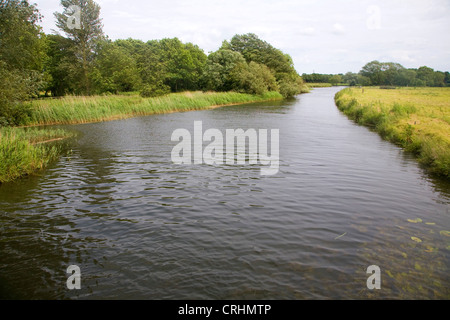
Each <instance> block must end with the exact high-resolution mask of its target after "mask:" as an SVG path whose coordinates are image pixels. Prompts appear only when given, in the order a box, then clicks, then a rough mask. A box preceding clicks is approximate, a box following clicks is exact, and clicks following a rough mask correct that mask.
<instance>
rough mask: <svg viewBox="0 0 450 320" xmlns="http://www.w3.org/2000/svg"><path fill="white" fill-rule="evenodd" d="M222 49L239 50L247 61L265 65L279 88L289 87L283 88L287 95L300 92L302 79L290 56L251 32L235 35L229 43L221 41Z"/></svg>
mask: <svg viewBox="0 0 450 320" xmlns="http://www.w3.org/2000/svg"><path fill="white" fill-rule="evenodd" d="M222 49H231V50H233V51H235V52H239V53H240V54H241V55H242V56H243V57H244V59H245V60H246V61H247V63H250V62H256V63H258V64H261V65H265V66H267V67H268V68H269V69H270V70H271V71H272V73H273V74H274V76H275V79H276V80H277V82H278V86H279V88H281V87H286V86H287V87H289V88H290V89H289V90H283V91H284V92H285V93H289V96H293V95H296V94H299V93H300V92H301V86H302V84H303V80H302V78H301V77H300V75H299V74H298V73H297V71H296V70H295V68H294V63H293V61H292V58H291V57H290V56H289V55H288V54H285V53H283V52H282V51H281V50H279V49H277V48H274V47H273V46H272V45H271V44H269V43H268V42H266V41H264V40H261V39H259V38H258V36H257V35H255V34H253V33H248V34H244V35H235V36H234V37H233V38H232V39H231V41H230V42H229V43H228V42H227V41H224V42H223V43H222ZM294 88H296V89H295V90H294ZM289 96H286V97H289Z"/></svg>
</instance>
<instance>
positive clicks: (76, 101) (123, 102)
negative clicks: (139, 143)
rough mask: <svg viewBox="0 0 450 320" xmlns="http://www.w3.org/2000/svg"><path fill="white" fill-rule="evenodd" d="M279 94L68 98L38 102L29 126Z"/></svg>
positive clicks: (177, 109) (193, 107)
mask: <svg viewBox="0 0 450 320" xmlns="http://www.w3.org/2000/svg"><path fill="white" fill-rule="evenodd" d="M282 98H283V97H282V96H281V94H279V93H277V92H268V93H266V94H263V95H250V94H242V93H235V92H183V93H173V94H169V95H166V96H161V97H156V98H143V97H141V96H139V95H137V94H134V95H111V96H91V97H79V96H66V97H63V98H60V99H42V100H35V101H33V104H32V116H31V117H30V119H29V121H28V123H27V124H28V125H46V124H75V123H86V122H98V121H108V120H115V119H124V118H129V117H134V116H141V115H150V114H158V113H169V112H180V111H192V110H201V109H209V108H211V107H214V106H225V105H231V104H240V103H250V102H258V101H268V100H281V99H282Z"/></svg>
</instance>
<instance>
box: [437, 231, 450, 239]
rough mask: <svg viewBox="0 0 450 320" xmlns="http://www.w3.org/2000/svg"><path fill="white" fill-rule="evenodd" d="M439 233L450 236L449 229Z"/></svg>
mask: <svg viewBox="0 0 450 320" xmlns="http://www.w3.org/2000/svg"><path fill="white" fill-rule="evenodd" d="M439 234H440V235H441V236H446V237H450V231H447V230H442V231H440V232H439Z"/></svg>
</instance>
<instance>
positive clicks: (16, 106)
mask: <svg viewBox="0 0 450 320" xmlns="http://www.w3.org/2000/svg"><path fill="white" fill-rule="evenodd" d="M31 115H32V109H31V104H30V103H2V104H0V127H6V126H18V125H24V124H27V123H28V122H29V120H30V118H31Z"/></svg>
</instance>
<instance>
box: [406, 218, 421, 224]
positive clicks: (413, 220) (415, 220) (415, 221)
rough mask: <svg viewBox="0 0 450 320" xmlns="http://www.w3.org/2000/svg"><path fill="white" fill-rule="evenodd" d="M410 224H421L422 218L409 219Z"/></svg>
mask: <svg viewBox="0 0 450 320" xmlns="http://www.w3.org/2000/svg"><path fill="white" fill-rule="evenodd" d="M408 222H411V223H421V222H422V219H420V218H416V219H408Z"/></svg>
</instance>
